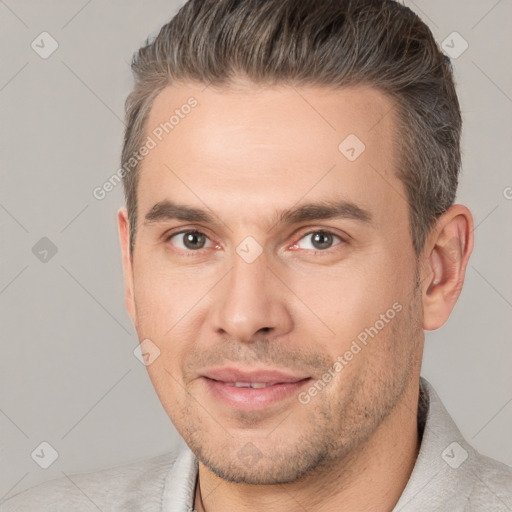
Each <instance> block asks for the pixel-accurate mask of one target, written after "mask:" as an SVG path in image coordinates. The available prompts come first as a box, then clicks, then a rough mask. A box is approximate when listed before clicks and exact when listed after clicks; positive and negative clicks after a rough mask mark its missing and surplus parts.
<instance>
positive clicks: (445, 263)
mask: <svg viewBox="0 0 512 512" xmlns="http://www.w3.org/2000/svg"><path fill="white" fill-rule="evenodd" d="M473 229H474V228H473V218H472V215H471V213H470V211H469V210H468V209H467V208H466V207H465V206H462V205H454V206H452V207H451V208H449V209H448V210H447V211H446V212H445V213H444V214H443V215H442V216H441V217H440V218H439V220H438V222H437V224H436V226H435V228H434V229H433V230H432V232H431V235H430V236H429V240H428V243H427V244H425V246H426V247H428V248H429V249H428V250H429V254H428V257H427V265H426V267H427V276H426V278H425V285H424V287H423V328H424V329H426V330H434V329H438V328H439V327H441V326H442V325H443V324H444V323H445V322H446V321H447V320H448V318H449V316H450V314H451V312H452V310H453V308H454V306H455V303H456V302H457V299H458V298H459V295H460V292H461V290H462V286H463V284H464V277H465V273H466V267H467V264H468V261H469V257H470V256H471V252H472V250H473Z"/></svg>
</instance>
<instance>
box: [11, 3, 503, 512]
mask: <svg viewBox="0 0 512 512" xmlns="http://www.w3.org/2000/svg"><path fill="white" fill-rule="evenodd" d="M132 67H133V70H134V72H135V76H136V84H135V88H134V91H133V92H132V93H131V95H130V96H129V98H128V100H127V104H126V109H127V129H126V134H125V140H124V148H123V154H122V160H123V175H124V185H125V192H126V199H127V208H126V209H124V208H123V209H121V210H120V211H119V213H118V220H119V229H120V237H121V243H122V251H123V262H124V271H125V278H126V304H127V308H128V310H129V313H130V315H131V318H132V320H133V323H134V325H135V327H136V329H137V333H138V336H139V339H140V340H141V349H142V352H143V354H144V355H145V358H146V364H147V369H148V372H149V375H150V378H151V380H152V382H153V385H154V387H155V390H156V392H157V394H158V396H159V398H160V400H161V402H162V405H163V407H164V408H165V410H166V412H167V413H168V415H169V417H170V418H171V420H172V422H173V423H174V425H175V426H176V428H177V429H178V431H179V432H180V434H181V435H182V437H183V438H184V440H185V442H186V444H187V445H188V446H187V447H184V448H183V449H182V450H180V451H177V452H176V453H173V454H165V455H162V456H159V457H156V458H154V459H151V460H149V461H144V462H139V463H134V464H129V465H125V466H121V467H117V468H111V469H106V470H103V471H101V472H97V473H91V474H84V475H75V478H74V484H71V482H70V481H69V480H67V479H61V480H56V481H53V482H49V483H45V484H43V485H41V486H38V487H36V488H34V489H32V490H29V491H26V492H25V493H21V494H20V495H18V496H16V497H14V498H12V499H11V500H8V501H7V502H6V504H5V505H4V509H3V510H5V511H6V512H7V511H8V512H10V511H17V510H20V511H21V510H23V511H29V510H34V511H35V510H38V511H39V510H63V511H64V510H65V511H74V510H80V511H86V510H102V511H105V512H106V511H110V510H118V511H121V510H122V511H136V510H137V511H138V510H145V511H165V512H168V511H169V512H170V511H186V510H192V509H195V510H197V511H208V512H212V511H234V510H247V511H260V510H261V511H266V512H268V511H274V510H276V511H277V510H279V511H281V510H287V511H310V512H320V511H326V510H339V511H355V510H361V511H362V510H364V511H399V510H411V511H422V512H425V511H434V510H437V511H444V510H450V511H451V510H457V511H459V510H460V511H462V510H470V511H477V510H478V511H488V510H500V511H501V510H504V511H505V510H512V469H511V468H509V467H507V466H505V465H503V464H501V463H499V462H497V461H493V460H491V459H489V458H486V457H484V456H482V455H480V454H478V453H477V452H476V451H475V450H474V449H473V448H472V447H471V446H469V445H468V444H467V443H466V441H465V440H464V439H463V437H462V436H461V434H460V432H459V431H458V429H457V427H456V426H455V424H454V423H453V422H452V420H451V418H450V416H449V415H448V413H447V411H446V409H445V408H444V407H443V405H442V403H441V402H440V400H439V398H438V397H437V395H436V393H435V392H434V390H433V389H432V387H431V386H430V384H429V383H428V382H427V381H426V380H425V379H423V378H420V368H421V359H422V351H423V342H424V330H433V329H438V328H439V327H441V326H442V325H443V324H444V323H445V322H446V320H447V319H448V317H449V315H450V313H451V311H452V309H453V307H454V305H455V302H456V301H457V298H458V296H459V294H460V291H461V288H462V285H463V281H464V274H465V269H466V266H467V263H468V260H469V257H470V254H471V251H472V248H473V228H474V226H473V220H472V216H471V213H470V212H469V210H468V209H467V208H466V207H465V206H462V205H454V204H453V202H454V197H455V193H456V188H457V181H458V173H459V168H460V148H459V140H460V131H461V117H460V110H459V105H458V101H457V96H456V93H455V88H454V85H453V79H452V73H451V67H450V63H449V61H448V60H447V58H446V57H444V56H443V55H442V54H441V52H440V51H439V48H438V47H437V45H436V43H435V41H434V38H433V36H432V34H431V33H430V31H429V30H428V28H427V27H426V26H425V24H424V23H422V22H421V21H420V19H419V18H418V17H417V16H416V15H415V14H413V13H412V12H411V11H410V10H409V9H408V8H406V7H404V6H402V5H400V4H399V3H397V2H394V1H391V0H385V1H382V0H378V1H377V0H353V1H350V0H321V1H318V0H301V1H300V2H299V1H296V0H257V1H256V0H238V1H235V0H216V1H210V0H206V1H205V0H190V1H189V2H188V3H186V4H185V5H184V6H183V7H182V9H181V10H180V11H179V13H178V14H177V15H176V16H175V18H173V20H171V22H170V23H168V24H167V25H165V26H164V27H163V28H162V29H161V31H160V33H159V35H158V36H157V37H156V39H155V40H154V41H152V42H148V43H147V44H146V46H144V47H143V48H141V50H140V51H139V52H138V54H137V55H136V57H135V59H134V62H133V65H132Z"/></svg>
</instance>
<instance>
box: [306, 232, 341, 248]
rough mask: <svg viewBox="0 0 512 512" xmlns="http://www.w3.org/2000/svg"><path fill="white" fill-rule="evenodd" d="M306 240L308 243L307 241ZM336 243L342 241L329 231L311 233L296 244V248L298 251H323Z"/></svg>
mask: <svg viewBox="0 0 512 512" xmlns="http://www.w3.org/2000/svg"><path fill="white" fill-rule="evenodd" d="M308 239H309V242H308V241H307V240H308ZM303 240H306V242H303ZM336 241H337V242H342V241H343V240H342V239H341V238H340V237H339V236H336V235H335V234H334V233H331V232H329V231H311V232H310V233H307V234H306V235H304V236H303V237H302V238H301V239H300V240H299V241H298V242H297V247H298V248H299V249H313V250H316V251H325V250H327V249H330V248H331V247H332V246H333V245H334V243H335V242H336Z"/></svg>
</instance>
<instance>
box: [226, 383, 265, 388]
mask: <svg viewBox="0 0 512 512" xmlns="http://www.w3.org/2000/svg"><path fill="white" fill-rule="evenodd" d="M232 385H233V386H235V387H236V388H256V389H261V388H266V387H267V386H271V385H272V384H266V383H265V382H235V383H234V384H232Z"/></svg>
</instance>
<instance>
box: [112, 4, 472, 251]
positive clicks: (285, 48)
mask: <svg viewBox="0 0 512 512" xmlns="http://www.w3.org/2000/svg"><path fill="white" fill-rule="evenodd" d="M132 71H133V73H134V76H135V86H134V90H133V91H132V92H131V94H130V95H129V96H128V98H127V100H126V104H125V107H126V132H125V137H124V146H123V151H122V157H121V158H122V165H124V164H125V162H126V161H127V160H128V159H129V158H130V157H131V155H132V154H133V153H134V152H136V151H137V150H138V148H140V146H141V144H142V143H143V140H144V136H145V129H146V126H145V125H146V124H147V119H148V115H149V112H150V110H151V106H152V104H153V100H154V99H155V97H156V96H157V95H158V93H159V92H160V91H162V89H164V88H165V87H166V86H168V85H172V84H173V83H178V82H187V81H188V82H199V83H204V84H205V85H210V84H212V85H213V86H219V87H229V86H230V85H232V84H234V83H236V81H237V78H239V77H243V78H246V79H248V80H249V81H250V82H252V83H254V84H258V85H260V86H267V85H268V86H272V85H274V84H292V85H298V86H300V85H312V86H326V87H334V88H342V87H344V86H353V85H370V86H373V87H375V88H377V89H378V90H380V91H382V92H383V93H385V94H387V95H388V96H389V97H391V98H392V99H393V100H394V101H395V104H396V106H397V109H396V110H397V112H396V116H395V117H396V119H397V123H396V135H395V142H396V146H397V148H398V152H397V154H398V165H397V170H396V172H397V176H398V177H399V178H400V180H401V181H402V182H403V183H404V186H405V189H406V193H407V200H408V202H409V212H410V231H411V237H412V241H413V246H414V250H415V251H416V254H419V253H420V252H421V250H422V248H423V246H424V243H425V240H426V237H427V235H428V233H429V231H430V230H431V228H432V227H433V225H434V224H435V221H436V220H437V218H438V217H439V215H441V214H442V213H443V212H445V211H446V210H447V209H448V208H449V207H450V206H451V205H452V204H453V201H454V199H455V194H456V190H457V183H458V175H459V170H460V160H461V157H460V133H461V126H462V121H461V115H460V108H459V103H458V100H457V95H456V92H455V86H454V81H453V75H452V67H451V64H450V60H449V59H448V57H446V56H445V55H444V54H443V53H442V52H441V51H440V49H439V47H438V45H437V43H436V41H435V40H434V37H433V35H432V33H431V31H430V30H429V28H428V27H427V26H426V25H425V23H423V22H422V21H421V19H420V18H419V17H418V16H417V15H416V14H415V13H413V12H412V11H411V10H410V9H409V8H407V7H405V6H403V5H401V4H399V3H398V2H396V1H394V0H189V1H188V2H186V3H185V4H184V5H183V6H182V7H181V9H180V10H179V11H178V13H177V14H176V15H175V16H174V17H173V18H172V19H171V21H170V22H169V23H167V24H166V25H164V26H163V27H162V28H161V30H160V32H159V34H158V35H157V36H156V37H155V38H154V39H153V40H152V41H150V40H149V39H148V40H147V41H146V43H145V45H144V46H143V47H141V48H140V49H139V50H138V52H136V54H135V55H134V57H133V60H132ZM138 175H139V169H138V166H136V167H135V168H134V169H133V170H132V171H131V172H128V173H126V174H125V176H124V177H123V184H124V189H125V196H126V203H127V210H128V215H129V223H130V250H131V251H133V247H134V243H135V232H136V225H137V194H136V192H137V182H138Z"/></svg>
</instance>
